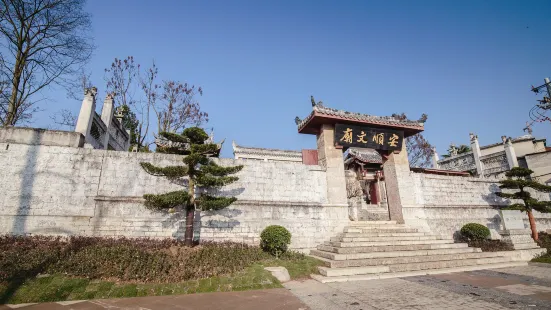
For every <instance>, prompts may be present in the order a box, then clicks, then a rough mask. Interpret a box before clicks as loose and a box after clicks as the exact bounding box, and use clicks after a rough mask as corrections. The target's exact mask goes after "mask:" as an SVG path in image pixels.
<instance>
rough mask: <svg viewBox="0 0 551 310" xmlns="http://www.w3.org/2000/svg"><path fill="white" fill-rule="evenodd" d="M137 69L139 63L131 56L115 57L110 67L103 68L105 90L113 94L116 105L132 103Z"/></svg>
mask: <svg viewBox="0 0 551 310" xmlns="http://www.w3.org/2000/svg"><path fill="white" fill-rule="evenodd" d="M139 69H140V65H139V64H137V63H135V62H134V57H133V56H128V57H126V58H125V59H118V58H115V60H114V61H113V63H112V64H111V67H110V68H109V69H105V81H106V82H107V92H108V93H110V94H113V95H114V98H115V104H116V105H117V106H128V107H130V106H132V105H134V103H135V101H134V99H133V95H134V83H135V79H136V77H137V76H138V71H139Z"/></svg>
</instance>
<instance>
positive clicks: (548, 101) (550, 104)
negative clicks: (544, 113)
mask: <svg viewBox="0 0 551 310" xmlns="http://www.w3.org/2000/svg"><path fill="white" fill-rule="evenodd" d="M543 81H544V82H545V83H544V84H543V85H540V86H538V87H534V86H532V91H533V92H534V93H536V94H539V93H540V92H542V91H543V90H544V89H546V90H547V97H546V96H545V94H544V95H543V99H542V100H538V101H539V102H540V104H538V107H539V108H541V109H543V110H551V81H550V80H549V78H545V79H543Z"/></svg>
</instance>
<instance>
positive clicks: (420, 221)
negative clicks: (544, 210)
mask: <svg viewBox="0 0 551 310" xmlns="http://www.w3.org/2000/svg"><path fill="white" fill-rule="evenodd" d="M519 212H520V211H519ZM403 213H404V219H405V222H406V224H407V225H410V226H413V227H417V228H420V229H422V230H424V231H427V232H432V233H435V234H438V235H440V236H442V237H450V236H454V238H457V237H459V230H460V229H461V227H463V225H465V224H467V223H479V224H482V225H484V226H486V227H488V228H489V229H490V233H491V238H492V239H502V236H501V235H500V231H501V230H502V229H503V224H502V220H501V217H500V215H499V210H498V209H497V208H493V207H489V206H476V205H473V206H464V205H463V206H452V205H441V206H438V205H425V206H423V205H413V206H404V208H403ZM534 217H535V218H536V226H537V228H538V231H546V230H548V229H551V215H550V214H541V213H538V212H534ZM523 218H524V227H525V228H526V229H528V228H530V224H529V222H528V216H527V215H526V214H523Z"/></svg>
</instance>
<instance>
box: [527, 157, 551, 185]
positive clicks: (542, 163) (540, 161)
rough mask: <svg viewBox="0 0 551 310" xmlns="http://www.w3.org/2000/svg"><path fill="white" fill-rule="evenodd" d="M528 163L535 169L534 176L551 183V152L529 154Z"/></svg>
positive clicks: (543, 181)
mask: <svg viewBox="0 0 551 310" xmlns="http://www.w3.org/2000/svg"><path fill="white" fill-rule="evenodd" d="M525 160H526V163H527V165H528V167H530V169H532V170H533V171H534V173H533V174H532V177H533V178H535V179H537V180H538V181H540V182H542V183H548V184H551V152H549V151H547V152H541V153H535V154H529V155H526V157H525Z"/></svg>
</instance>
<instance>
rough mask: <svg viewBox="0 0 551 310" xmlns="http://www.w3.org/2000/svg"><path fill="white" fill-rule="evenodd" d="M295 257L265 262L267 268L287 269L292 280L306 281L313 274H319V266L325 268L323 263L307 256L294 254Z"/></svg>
mask: <svg viewBox="0 0 551 310" xmlns="http://www.w3.org/2000/svg"><path fill="white" fill-rule="evenodd" d="M291 255H293V256H294V257H286V258H285V257H284V259H269V260H266V261H264V262H263V264H264V266H265V267H277V266H281V267H285V268H287V271H289V275H290V276H291V279H292V280H297V279H306V278H309V276H310V275H311V274H318V273H319V271H318V266H323V262H322V261H320V260H318V259H315V258H313V257H309V256H306V255H302V254H298V253H293V254H291Z"/></svg>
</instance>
